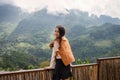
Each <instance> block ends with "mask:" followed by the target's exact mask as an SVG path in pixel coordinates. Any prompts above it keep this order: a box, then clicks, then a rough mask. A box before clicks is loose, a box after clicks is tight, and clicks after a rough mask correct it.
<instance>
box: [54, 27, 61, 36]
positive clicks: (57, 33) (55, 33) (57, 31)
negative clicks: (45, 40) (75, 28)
mask: <svg viewBox="0 0 120 80" xmlns="http://www.w3.org/2000/svg"><path fill="white" fill-rule="evenodd" d="M59 35H60V34H59V29H58V28H55V32H54V36H55V37H56V38H58V37H59Z"/></svg>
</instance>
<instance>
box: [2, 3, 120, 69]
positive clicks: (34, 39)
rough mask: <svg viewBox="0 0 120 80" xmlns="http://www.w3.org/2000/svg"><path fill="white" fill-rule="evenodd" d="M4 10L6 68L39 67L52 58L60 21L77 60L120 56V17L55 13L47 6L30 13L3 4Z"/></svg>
mask: <svg viewBox="0 0 120 80" xmlns="http://www.w3.org/2000/svg"><path fill="white" fill-rule="evenodd" d="M0 10H3V12H0V16H1V18H0V65H1V66H0V69H2V70H3V69H5V70H9V69H10V70H16V69H17V70H18V69H21V68H22V69H28V68H29V67H31V66H32V67H34V68H37V67H39V66H40V63H41V62H42V61H45V60H47V61H49V60H50V55H51V53H52V51H51V50H50V49H49V46H48V45H49V42H50V41H51V40H52V39H53V32H54V28H55V26H56V25H58V24H62V25H64V26H65V27H66V30H67V33H66V36H67V38H68V39H69V41H70V44H71V47H72V50H73V53H74V55H75V57H76V59H78V58H80V59H82V60H84V59H88V60H89V61H90V62H94V61H95V59H96V58H98V57H103V56H117V55H120V51H119V49H120V45H119V44H120V35H119V34H120V19H119V18H112V17H110V16H106V15H101V16H100V17H97V16H96V15H93V14H92V15H89V13H88V12H82V11H79V10H67V11H68V14H62V13H58V14H57V15H54V14H50V13H48V12H47V9H46V8H43V9H42V10H39V11H36V12H34V13H31V14H29V13H24V12H23V11H22V10H21V9H20V8H18V7H16V6H11V5H2V6H0ZM3 13H4V14H3ZM9 13H10V14H9ZM11 56H12V58H13V59H11ZM28 57H30V58H28ZM6 58H8V59H6ZM14 59H16V61H14ZM6 62H7V63H9V64H8V65H7V63H6ZM22 64H24V66H23V65H22ZM13 66H14V67H13Z"/></svg>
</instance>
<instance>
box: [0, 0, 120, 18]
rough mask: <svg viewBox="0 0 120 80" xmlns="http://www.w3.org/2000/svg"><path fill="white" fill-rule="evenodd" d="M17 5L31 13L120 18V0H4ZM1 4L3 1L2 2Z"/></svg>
mask: <svg viewBox="0 0 120 80" xmlns="http://www.w3.org/2000/svg"><path fill="white" fill-rule="evenodd" d="M2 1H3V2H2V3H4V2H7V1H8V2H9V1H10V3H12V4H14V5H17V6H19V7H21V8H23V9H24V10H27V11H29V12H32V11H36V10H39V9H42V8H44V7H47V8H48V11H49V12H50V13H56V12H62V13H66V9H68V10H69V9H78V10H81V11H87V12H89V13H90V14H96V15H98V16H99V15H101V14H104V15H109V16H112V17H119V18H120V8H119V7H120V0H92V1H91V0H29V1H28V0H2ZM0 3H1V1H0Z"/></svg>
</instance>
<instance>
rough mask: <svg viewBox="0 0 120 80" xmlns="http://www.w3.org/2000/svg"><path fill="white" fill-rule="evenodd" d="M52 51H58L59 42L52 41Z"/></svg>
mask: <svg viewBox="0 0 120 80" xmlns="http://www.w3.org/2000/svg"><path fill="white" fill-rule="evenodd" d="M54 51H55V52H56V51H59V43H58V42H57V41H55V43H54Z"/></svg>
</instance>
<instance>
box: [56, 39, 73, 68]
mask: <svg viewBox="0 0 120 80" xmlns="http://www.w3.org/2000/svg"><path fill="white" fill-rule="evenodd" d="M58 53H59V55H60V56H61V59H62V61H63V63H64V65H65V66H67V65H68V64H70V63H72V62H74V61H75V58H74V56H73V53H72V50H71V47H70V44H69V41H68V40H67V38H66V37H63V38H62V41H61V46H60V49H59V51H58Z"/></svg>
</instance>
